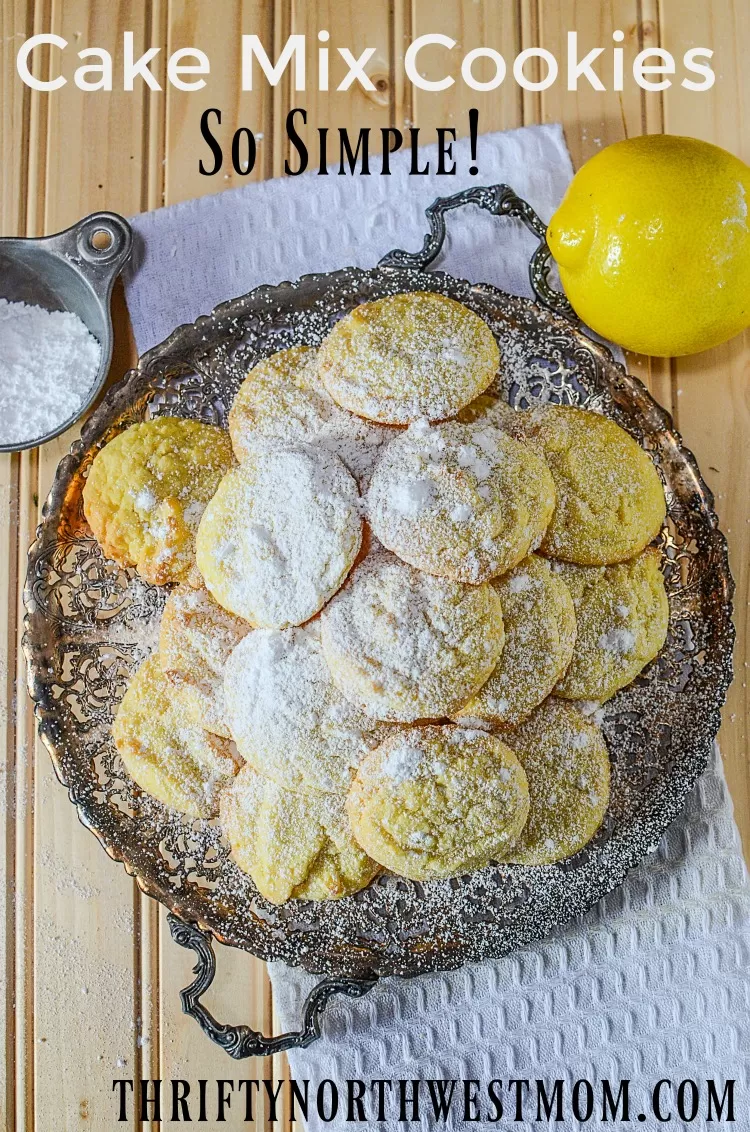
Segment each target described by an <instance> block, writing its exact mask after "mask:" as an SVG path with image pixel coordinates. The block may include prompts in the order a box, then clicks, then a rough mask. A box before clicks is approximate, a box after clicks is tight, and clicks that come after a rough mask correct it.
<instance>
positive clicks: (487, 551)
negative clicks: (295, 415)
mask: <svg viewBox="0 0 750 1132" xmlns="http://www.w3.org/2000/svg"><path fill="white" fill-rule="evenodd" d="M554 505H555V487H554V484H553V482H552V476H551V475H550V473H549V469H548V468H547V466H546V464H545V463H544V461H543V460H542V459H541V458H540V457H539V456H538V455H537V453H536V452H534V451H533V449H531V448H529V447H528V446H526V445H524V444H521V443H519V442H518V441H517V440H514V439H513V437H512V436H510V435H508V433H506V432H502V431H501V430H500V429H497V428H494V427H492V426H491V425H484V424H475V425H470V424H466V425H464V424H459V423H458V422H456V421H448V422H446V423H444V424H439V425H435V426H434V427H432V428H431V427H430V425H429V424H428V422H427V421H424V420H423V421H418V422H417V423H415V424H413V425H411V426H410V427H409V428H408V429H407V430H406V432H402V433H401V434H400V435H399V436H397V437H396V438H395V439H394V440H392V441H391V442H390V444H389V445H388V446H387V447H386V448H385V450H384V452H383V454H382V456H381V457H380V460H379V461H378V463H377V465H376V466H375V470H374V472H373V475H372V480H371V483H370V489H369V492H368V494H367V513H368V518H369V520H370V523H371V524H372V529H373V531H374V532H375V535H376V536H377V538H378V539H379V540H380V542H382V544H383V546H386V547H388V549H389V550H392V551H393V552H394V553H395V554H397V555H398V556H399V558H402V559H403V560H404V561H405V562H409V563H411V565H412V566H416V567H417V568H418V569H419V570H425V571H427V573H429V574H439V575H443V576H446V577H450V578H456V579H457V580H458V581H462V582H473V583H476V582H484V581H487V580H488V579H489V578H493V577H495V576H496V575H497V574H503V573H505V571H506V570H509V569H510V568H511V567H512V566H515V565H516V563H518V562H520V561H521V559H522V558H524V557H525V556H526V555H527V554H528V552H529V550H530V549H532V548H533V547H535V546H537V545H538V544H539V542H540V541H541V538H542V535H543V534H544V532H545V530H546V528H547V524H548V523H549V521H550V518H551V515H552V510H553V508H554Z"/></svg>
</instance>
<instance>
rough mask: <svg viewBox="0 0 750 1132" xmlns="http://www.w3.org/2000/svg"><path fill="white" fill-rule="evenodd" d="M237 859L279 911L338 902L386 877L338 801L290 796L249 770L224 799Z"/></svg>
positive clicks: (227, 831) (319, 796)
mask: <svg viewBox="0 0 750 1132" xmlns="http://www.w3.org/2000/svg"><path fill="white" fill-rule="evenodd" d="M220 821H221V825H222V827H223V829H224V833H225V835H226V838H227V840H228V841H229V844H230V846H231V853H232V857H233V858H234V860H235V861H236V863H237V864H238V865H239V867H240V868H241V869H242V871H243V872H246V873H249V874H250V876H251V877H252V878H253V881H254V882H255V885H256V887H257V889H258V891H259V892H260V893H261V895H262V896H265V898H266V900H270V901H271V902H272V903H273V904H284V903H285V902H286V901H287V900H332V899H335V898H336V897H339V896H346V895H347V894H348V893H351V892H357V891H358V890H359V889H360V888H364V887H365V885H367V884H369V882H370V881H371V880H372V878H373V877H374V876H376V875H377V873H378V872H379V871H380V866H379V865H377V864H376V863H375V862H374V861H372V860H371V859H370V858H369V857H368V856H367V854H366V853H365V851H364V850H363V849H362V848H361V847H360V845H359V844H358V843H357V842H356V841H355V839H354V837H353V836H352V832H351V830H350V828H349V822H348V820H347V817H346V813H345V811H344V799H343V796H341V795H339V794H321V793H319V792H303V791H296V790H286V789H285V788H284V787H283V786H279V784H278V783H276V782H272V781H271V779H270V778H265V777H263V775H260V774H258V773H257V771H255V770H254V769H253V767H251V766H249V765H248V766H245V767H243V768H242V770H241V771H240V773H239V774H238V775H237V777H236V778H235V779H234V781H233V782H232V783H231V785H230V786H229V787H228V789H226V790H224V792H223V793H222V796H221V815H220Z"/></svg>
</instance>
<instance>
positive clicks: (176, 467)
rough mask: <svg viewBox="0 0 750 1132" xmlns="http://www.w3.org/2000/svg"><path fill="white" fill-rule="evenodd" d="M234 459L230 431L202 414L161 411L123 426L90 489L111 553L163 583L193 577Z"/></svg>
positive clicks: (88, 500) (87, 503)
mask: <svg viewBox="0 0 750 1132" xmlns="http://www.w3.org/2000/svg"><path fill="white" fill-rule="evenodd" d="M233 462H234V461H233V458H232V447H231V443H230V440H229V434H228V433H227V432H224V430H223V429H220V428H216V427H215V426H214V425H207V424H202V423H201V422H200V421H191V420H183V418H182V417H156V418H155V419H154V420H150V421H144V422H143V423H142V424H135V425H131V427H130V428H128V429H126V430H125V431H124V432H121V433H120V434H119V435H118V436H116V437H114V439H113V440H110V442H109V444H107V445H106V447H105V448H103V449H102V450H101V452H99V453H98V454H97V456H96V457H95V459H94V462H93V464H92V465H91V469H90V471H89V475H88V479H87V480H86V485H85V487H84V489H83V509H84V513H85V515H86V519H87V520H88V523H89V526H90V527H91V529H92V531H93V532H94V535H95V536H96V539H97V541H98V542H99V544H100V546H101V548H102V550H103V551H104V553H105V554H106V555H107V556H108V557H109V558H113V559H114V560H115V562H119V563H120V564H121V565H122V566H135V567H136V569H137V570H138V573H139V574H140V575H141V576H142V577H143V578H145V579H146V580H147V581H149V582H153V583H154V584H155V585H163V584H164V583H166V582H179V581H182V580H183V579H185V578H186V577H187V575H188V574H189V572H190V570H191V569H192V567H193V564H194V562H193V554H194V548H195V532H196V530H197V529H198V523H199V521H200V518H201V515H202V514H203V509H204V507H205V506H206V504H207V503H208V501H209V499H210V498H211V496H212V495H213V494H214V492H215V491H216V488H217V487H218V486H219V482H220V480H221V477H222V476H223V475H224V473H225V472H226V471H227V470H228V469H229V468H230V467H231V466H232V464H233Z"/></svg>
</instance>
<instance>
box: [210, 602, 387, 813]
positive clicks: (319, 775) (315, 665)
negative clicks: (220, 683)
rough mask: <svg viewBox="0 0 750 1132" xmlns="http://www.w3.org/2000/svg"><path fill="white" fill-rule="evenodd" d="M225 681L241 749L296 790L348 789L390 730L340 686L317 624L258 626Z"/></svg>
mask: <svg viewBox="0 0 750 1132" xmlns="http://www.w3.org/2000/svg"><path fill="white" fill-rule="evenodd" d="M313 624H314V625H315V623H313ZM316 628H317V626H316ZM224 683H225V699H226V705H227V712H228V716H227V718H228V721H229V726H230V729H231V733H232V736H233V738H234V740H235V742H236V744H237V748H238V750H239V752H240V754H241V755H242V757H243V758H244V759H245V760H246V761H247V762H249V763H251V764H252V765H253V766H254V767H255V768H256V770H258V771H260V772H261V774H264V775H266V777H267V778H272V779H273V780H274V781H275V782H278V783H279V784H280V785H282V786H288V787H291V788H292V789H295V790H303V789H309V790H322V791H328V792H332V791H345V790H346V789H347V788H348V787H349V784H350V782H351V780H352V777H353V776H354V773H355V771H356V769H357V767H358V766H359V764H360V762H361V761H362V759H363V758H364V756H365V755H366V754H367V753H368V752H369V751H371V750H372V749H373V748H374V747H377V745H378V743H380V742H381V741H382V740H383V739H384V738H385V735H386V733H387V730H388V728H387V726H386V725H385V724H382V723H377V722H376V721H375V720H373V719H371V718H370V717H369V716H367V715H365V714H364V712H362V711H361V710H360V709H359V708H358V707H356V706H355V705H354V704H353V703H351V702H350V701H349V700H347V699H346V697H345V696H344V695H343V694H342V693H341V692H340V691H339V689H338V688H337V687H336V685H335V684H334V682H333V680H332V679H331V674H330V672H329V671H328V666H327V664H326V662H325V660H324V659H323V650H322V648H321V644H320V639H319V636H318V634H317V632H316V631H315V629H313V628H312V627H311V628H310V629H309V630H306V629H282V630H280V631H279V630H275V629H257V630H256V631H255V632H254V633H251V634H250V636H249V637H246V638H245V640H244V641H242V642H241V643H240V644H239V645H238V646H237V648H235V650H234V652H233V653H232V655H231V657H230V658H229V660H228V662H227V665H226V669H225V673H224Z"/></svg>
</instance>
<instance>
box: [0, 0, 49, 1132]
mask: <svg viewBox="0 0 750 1132" xmlns="http://www.w3.org/2000/svg"><path fill="white" fill-rule="evenodd" d="M49 18H50V17H49V3H48V0H37V3H35V4H33V5H28V6H27V20H28V22H29V23H30V25H31V26H30V27H28V26H27V32H31V34H36V33H38V32H40V31H42V30H44V28H45V27H46V26H47V25H48V23H49ZM14 34H15V33H14ZM14 42H15V41H14ZM47 65H48V58H47V56H46V53H41V57H40V59H39V60H38V66H39V71H37V72H36V73H37V74H40V75H44V74H46V67H47ZM23 98H24V102H25V110H24V127H23V134H22V137H23V140H24V141H25V143H26V150H25V153H24V155H23V157H22V159H21V162H20V163H19V168H21V169H23V170H24V173H25V176H24V177H23V178H22V179H21V181H20V182H19V184H18V185H17V190H18V192H19V194H20V193H21V192H23V194H24V195H23V199H22V200H19V202H18V203H17V209H18V211H17V213H16V215H17V223H18V224H19V226H20V230H21V232H22V233H23V234H25V235H27V236H36V235H40V234H41V232H42V230H43V222H44V177H45V171H46V153H47V151H46V141H47V103H46V96H44V95H42V94H40V93H39V92H38V91H30V92H29V93H28V94H24V96H23ZM13 459H14V461H15V465H16V468H17V484H18V511H17V539H16V549H17V559H16V562H15V568H14V570H13V573H14V575H15V578H16V594H15V595H14V596H15V603H14V604H15V618H14V627H15V632H16V666H15V685H16V689H15V691H16V694H15V704H16V717H15V735H14V766H13V779H14V784H13V785H14V789H13V790H12V792H11V797H12V804H13V817H14V823H13V829H12V832H11V831H9V834H10V836H9V838H8V853H9V855H10V856H12V860H13V868H14V877H13V879H14V904H15V906H14V910H13V919H12V925H9V930H10V929H12V942H11V943H10V945H9V948H8V959H9V960H12V971H10V972H9V974H10V978H9V985H8V994H9V996H11V1001H12V1005H13V1007H14V1019H13V1022H14V1032H13V1038H14V1046H13V1052H12V1054H9V1056H8V1059H7V1060H8V1064H9V1065H12V1070H13V1080H12V1083H11V1082H9V1083H8V1084H9V1086H10V1085H11V1084H12V1098H11V1100H10V1103H9V1108H10V1104H12V1106H13V1111H12V1112H9V1113H8V1117H9V1124H10V1125H11V1127H12V1128H13V1129H14V1132H32V1129H33V1128H34V1123H35V1120H34V1116H35V1113H34V1108H35V1078H34V1041H35V1021H36V1019H35V990H36V988H35V981H34V912H35V903H34V809H35V806H34V788H35V763H36V760H35V756H34V745H35V725H34V717H33V712H32V710H31V705H30V703H29V701H28V698H27V696H26V666H25V662H24V657H23V651H22V648H21V634H22V631H23V630H22V626H23V603H22V592H21V586H22V583H23V578H24V576H25V570H26V548H27V547H28V545H29V543H30V542H31V540H32V539H33V536H34V531H35V528H36V521H37V502H38V496H37V483H38V466H39V456H38V452H36V451H32V452H24V453H22V454H21V455H20V456H16V457H14V458H13ZM11 978H12V982H11V981H10V979H11ZM8 1095H9V1096H10V1089H9V1091H8Z"/></svg>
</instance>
